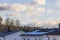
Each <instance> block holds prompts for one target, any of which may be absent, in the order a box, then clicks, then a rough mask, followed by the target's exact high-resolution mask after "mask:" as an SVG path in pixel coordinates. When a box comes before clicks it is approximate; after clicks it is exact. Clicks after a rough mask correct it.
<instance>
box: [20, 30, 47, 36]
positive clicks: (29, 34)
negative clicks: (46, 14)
mask: <svg viewBox="0 0 60 40" xmlns="http://www.w3.org/2000/svg"><path fill="white" fill-rule="evenodd" d="M38 31H39V30H35V31H33V32H27V33H24V34H21V35H20V36H40V35H44V34H46V33H47V32H38Z"/></svg>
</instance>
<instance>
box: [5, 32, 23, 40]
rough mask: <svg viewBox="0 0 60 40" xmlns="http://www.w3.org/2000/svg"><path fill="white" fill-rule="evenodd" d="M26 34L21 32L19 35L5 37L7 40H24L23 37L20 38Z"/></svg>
mask: <svg viewBox="0 0 60 40" xmlns="http://www.w3.org/2000/svg"><path fill="white" fill-rule="evenodd" d="M23 33H24V32H22V31H19V32H17V33H14V34H11V35H8V36H5V38H6V40H22V38H21V36H19V35H20V34H23Z"/></svg>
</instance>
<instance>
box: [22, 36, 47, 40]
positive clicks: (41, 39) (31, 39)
mask: <svg viewBox="0 0 60 40" xmlns="http://www.w3.org/2000/svg"><path fill="white" fill-rule="evenodd" d="M22 40H48V38H47V36H22Z"/></svg>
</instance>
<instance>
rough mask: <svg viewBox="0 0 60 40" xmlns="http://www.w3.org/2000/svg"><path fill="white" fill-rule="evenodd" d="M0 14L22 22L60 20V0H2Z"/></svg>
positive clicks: (0, 1)
mask: <svg viewBox="0 0 60 40" xmlns="http://www.w3.org/2000/svg"><path fill="white" fill-rule="evenodd" d="M0 16H1V17H2V18H3V19H5V18H7V17H10V18H14V19H19V20H20V22H21V23H22V24H29V23H37V24H42V23H48V24H53V25H54V24H57V23H59V22H60V0H0Z"/></svg>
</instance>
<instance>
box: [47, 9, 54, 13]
mask: <svg viewBox="0 0 60 40" xmlns="http://www.w3.org/2000/svg"><path fill="white" fill-rule="evenodd" d="M46 12H47V13H53V12H54V10H53V9H48V10H46Z"/></svg>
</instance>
